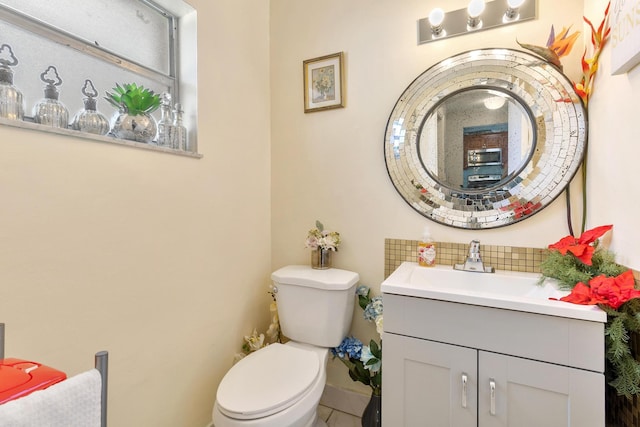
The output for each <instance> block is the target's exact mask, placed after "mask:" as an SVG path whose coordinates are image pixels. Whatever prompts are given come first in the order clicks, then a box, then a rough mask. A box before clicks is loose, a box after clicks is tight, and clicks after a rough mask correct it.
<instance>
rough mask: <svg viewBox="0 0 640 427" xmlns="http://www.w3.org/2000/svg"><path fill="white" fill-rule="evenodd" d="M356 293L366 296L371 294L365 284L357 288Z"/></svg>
mask: <svg viewBox="0 0 640 427" xmlns="http://www.w3.org/2000/svg"><path fill="white" fill-rule="evenodd" d="M356 295H358V296H363V297H366V296H367V295H369V287H368V286H365V285H360V286H358V288H357V289H356Z"/></svg>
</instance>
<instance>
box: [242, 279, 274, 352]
mask: <svg viewBox="0 0 640 427" xmlns="http://www.w3.org/2000/svg"><path fill="white" fill-rule="evenodd" d="M269 293H270V294H271V297H272V298H273V301H272V302H271V304H270V305H269V311H270V312H271V324H270V325H269V328H268V329H267V332H266V342H265V334H258V330H257V329H256V328H254V329H253V333H252V334H251V335H245V336H244V344H243V345H242V352H241V353H236V355H235V356H234V358H233V363H238V362H239V361H240V360H241V359H243V358H244V357H245V356H247V355H249V354H251V353H253V352H254V351H258V350H260V349H261V348H262V347H266V346H268V345H269V344H273V343H276V342H282V336H281V335H280V319H279V318H278V305H277V304H276V298H275V295H274V293H273V289H271V290H270V291H269Z"/></svg>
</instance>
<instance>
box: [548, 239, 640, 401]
mask: <svg viewBox="0 0 640 427" xmlns="http://www.w3.org/2000/svg"><path fill="white" fill-rule="evenodd" d="M594 246H596V251H595V252H594V254H593V257H592V258H591V261H592V265H590V266H589V265H586V264H584V263H582V262H581V261H580V260H579V259H578V258H576V257H575V256H573V255H571V254H570V253H567V254H566V255H562V254H561V253H560V252H558V251H549V252H548V253H547V257H546V258H545V259H544V260H543V261H542V263H541V264H540V270H541V272H542V274H543V278H542V279H541V281H544V279H545V278H547V277H549V278H553V279H556V280H557V281H558V284H559V287H560V289H564V290H571V289H573V288H574V286H575V285H576V284H577V283H579V282H582V283H585V284H587V283H589V280H590V279H591V278H593V277H596V276H599V275H602V274H603V275H605V276H607V277H615V276H618V275H620V274H622V273H624V272H625V271H627V270H628V269H627V268H626V267H623V266H621V265H620V264H617V263H616V262H615V255H614V254H613V253H612V252H610V251H608V250H605V249H597V241H596V242H595V243H594ZM636 288H637V284H636ZM598 306H599V307H600V308H601V309H602V310H604V311H605V312H606V313H607V323H606V325H605V328H604V335H605V349H606V353H605V357H606V359H607V366H606V368H605V374H606V376H607V382H608V383H609V385H611V386H612V387H614V388H615V389H616V391H617V393H618V394H619V395H622V396H625V397H627V398H628V399H631V398H632V397H633V396H635V395H639V394H640V362H638V361H637V360H636V359H635V354H634V352H633V350H632V349H631V347H630V344H631V343H630V340H631V333H634V332H635V333H639V332H640V299H638V298H635V299H631V300H629V301H627V302H625V303H624V304H622V305H621V306H620V307H619V308H618V309H617V310H616V309H614V308H612V307H609V306H607V305H605V304H598Z"/></svg>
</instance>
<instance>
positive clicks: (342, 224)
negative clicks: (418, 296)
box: [271, 0, 640, 388]
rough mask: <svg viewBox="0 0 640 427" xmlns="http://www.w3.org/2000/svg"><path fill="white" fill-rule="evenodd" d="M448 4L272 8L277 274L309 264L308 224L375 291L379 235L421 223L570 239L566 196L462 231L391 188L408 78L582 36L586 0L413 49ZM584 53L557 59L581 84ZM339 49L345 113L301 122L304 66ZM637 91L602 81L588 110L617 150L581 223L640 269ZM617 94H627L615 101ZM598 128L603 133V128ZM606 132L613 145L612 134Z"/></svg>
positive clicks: (387, 0) (491, 238)
mask: <svg viewBox="0 0 640 427" xmlns="http://www.w3.org/2000/svg"><path fill="white" fill-rule="evenodd" d="M444 3H445V2H442V1H435V0H426V1H425V0H409V1H403V2H401V3H398V2H397V1H395V0H376V1H365V0H350V1H343V0H327V1H325V2H323V3H322V4H321V6H320V5H318V4H317V3H311V2H308V1H300V0H272V1H271V39H272V40H271V88H272V93H273V96H272V98H271V105H272V267H273V268H276V267H279V266H281V265H284V264H290V263H305V262H308V260H307V259H308V256H309V255H308V251H307V250H305V249H304V247H303V240H304V237H305V235H306V231H307V230H308V229H309V228H310V227H312V226H313V224H314V221H315V219H320V220H321V221H323V222H324V224H325V226H327V227H328V228H331V229H334V230H337V231H340V232H341V234H342V237H343V241H344V243H343V245H342V246H341V248H340V251H339V252H338V253H337V256H336V257H335V261H336V264H337V266H338V267H341V268H345V269H350V270H354V271H357V272H359V273H360V275H361V281H362V283H364V284H367V285H369V286H371V287H372V288H373V289H374V292H375V293H379V286H380V283H381V281H382V280H383V245H384V238H385V237H393V238H402V239H418V238H419V237H420V236H421V234H422V229H423V227H424V226H425V225H430V227H431V231H432V235H433V238H434V240H436V241H450V242H468V241H470V240H471V239H473V238H479V239H480V240H481V242H482V243H484V244H496V245H512V246H527V247H540V248H541V247H546V245H548V244H549V243H552V242H555V241H556V240H558V239H559V238H561V237H563V236H565V235H566V234H568V228H567V225H566V220H565V215H566V212H565V200H564V196H561V197H559V198H558V199H557V200H556V201H554V203H553V204H552V205H550V206H549V207H547V208H546V209H544V210H543V211H541V212H540V213H538V214H536V215H535V216H533V217H532V218H530V219H528V220H526V221H523V222H520V223H517V224H515V225H511V226H509V227H504V228H499V229H495V230H484V231H465V230H458V229H453V228H448V227H444V226H440V225H439V224H436V223H433V222H431V221H429V220H427V219H425V218H424V217H422V216H420V215H419V214H417V213H416V212H414V211H413V209H411V208H410V207H409V206H408V205H407V204H406V203H405V202H404V200H403V199H402V198H401V197H400V196H399V195H398V194H397V193H396V191H395V189H394V188H393V185H392V183H391V181H390V179H389V177H388V175H387V172H386V168H385V163H384V157H383V138H384V133H385V126H386V122H387V119H388V116H389V113H390V112H391V110H392V108H393V106H394V104H395V102H396V101H397V99H398V97H399V96H400V94H401V93H402V92H403V90H404V89H405V88H406V87H407V86H408V85H409V84H410V83H411V82H412V81H413V79H415V78H416V77H417V76H418V75H419V74H420V73H422V72H423V71H424V70H426V69H427V68H428V67H430V66H431V65H433V64H435V63H436V62H438V61H440V60H442V59H444V58H446V57H448V56H450V55H452V54H455V53H459V52H462V51H466V50H471V49H476V48H485V47H510V48H518V46H517V44H516V38H517V39H518V40H520V41H521V42H526V43H532V44H539V45H543V44H544V43H545V42H546V40H547V37H548V34H549V30H550V28H551V25H552V24H553V25H554V26H555V28H556V30H560V29H561V28H562V27H563V26H569V25H572V26H573V28H574V29H578V30H581V29H582V15H583V13H585V11H584V5H583V1H582V0H571V1H562V2H559V1H555V0H538V19H537V20H535V21H529V22H526V23H522V24H518V25H514V26H507V27H502V28H499V29H493V30H488V31H485V32H481V33H478V34H477V36H463V37H456V38H452V39H448V40H445V41H440V42H437V43H431V44H426V45H421V46H418V45H417V43H416V38H417V35H416V21H417V20H418V19H419V18H423V17H426V16H427V14H428V13H429V11H430V10H431V9H432V8H433V7H436V6H438V5H440V6H442V5H443V4H444ZM467 3H468V1H466V0H456V1H448V2H446V8H447V10H453V9H456V8H462V7H465V6H466V5H467ZM585 3H591V2H585ZM599 3H603V5H602V7H594V10H593V11H591V10H587V13H589V15H590V17H592V19H593V20H594V21H597V22H598V23H599V21H600V19H601V16H602V13H603V11H604V2H599ZM589 9H591V7H589ZM582 50H583V47H582V45H580V44H577V45H576V46H575V48H574V51H573V52H572V54H571V56H570V57H569V58H567V59H565V60H564V63H565V71H566V72H567V73H568V74H569V75H570V76H571V77H572V78H573V79H576V78H577V77H578V73H579V70H580V65H579V64H580V56H581V54H582ZM338 51H344V52H345V57H346V64H345V74H346V85H345V86H346V99H347V106H346V108H344V109H336V110H330V111H324V112H316V113H310V114H304V112H303V94H302V86H303V84H302V71H301V69H302V61H303V60H305V59H309V58H314V57H318V56H322V55H326V54H330V53H334V52H338ZM635 73H636V74H637V73H638V71H636V72H635ZM623 79H624V78H623ZM602 80H605V79H604V78H603V79H602ZM599 83H600V82H599ZM613 84H614V83H613V82H611V83H610V85H613ZM637 84H638V83H637V76H636V79H635V81H630V82H626V80H625V83H624V84H621V85H620V87H616V94H615V95H613V94H612V95H609V94H606V93H603V92H605V90H604V86H606V85H607V84H606V83H605V84H602V87H600V88H599V89H597V90H600V92H599V93H598V95H601V96H602V99H597V100H596V99H594V101H593V108H594V110H595V111H598V112H600V111H603V110H604V111H605V112H604V114H603V116H602V117H600V116H599V115H598V116H596V117H592V121H591V129H590V130H591V132H592V138H591V141H590V144H591V146H592V147H593V153H596V152H597V150H602V151H606V150H608V147H610V146H611V144H613V143H615V144H616V145H617V146H620V147H622V148H621V149H620V151H619V152H618V151H616V152H615V153H611V152H609V153H608V154H607V157H606V160H605V159H604V158H602V159H599V160H593V161H592V166H591V173H592V175H591V176H592V177H593V176H595V177H597V181H596V179H594V178H592V181H591V183H592V184H591V187H590V192H591V199H590V200H591V201H590V208H591V209H592V211H591V213H590V217H589V224H588V225H591V226H594V225H600V224H603V223H609V222H614V223H615V224H616V228H615V231H614V234H613V236H614V237H613V240H614V243H615V244H616V246H617V247H618V248H620V249H621V250H620V252H621V253H620V258H621V260H624V261H625V262H628V263H629V264H630V265H631V266H634V267H636V268H637V267H638V266H640V262H638V254H637V250H635V248H634V247H633V246H631V245H630V244H629V243H630V242H631V241H634V240H635V241H636V242H637V241H639V237H640V236H638V231H636V230H637V226H636V225H635V216H636V215H635V214H634V213H633V212H632V211H631V209H628V208H627V209H625V208H623V206H624V205H623V204H622V203H621V202H620V201H619V200H621V198H623V197H624V200H626V201H627V203H635V204H637V201H635V200H634V197H635V199H636V200H637V198H638V195H639V190H638V186H637V185H634V184H632V183H631V182H629V180H630V179H631V174H630V172H629V171H630V170H631V168H632V167H634V163H632V162H633V161H634V160H633V159H637V158H638V157H639V156H638V148H637V147H638V145H637V144H635V139H637V138H634V136H633V135H632V132H633V130H632V129H633V128H632V127H631V126H630V125H628V124H627V123H629V124H630V123H633V122H634V119H633V117H635V116H637V114H635V113H634V112H635V111H636V110H637V108H635V102H634V100H633V99H634V95H636V96H635V98H637V95H638V87H637ZM616 86H617V84H616ZM625 90H628V92H627V93H624V95H623V92H624V91H625ZM621 95H622V99H623V102H622V104H618V103H617V102H616V101H614V100H615V99H617V98H616V97H618V96H621ZM596 108H597V109H596ZM636 119H637V117H636ZM604 122H608V123H606V124H605V123H604ZM594 127H595V129H594ZM605 128H606V129H608V132H604V129H605ZM601 129H602V130H601ZM609 132H611V133H613V134H616V135H619V137H616V138H611V135H610V134H609V135H607V133H609ZM616 162H618V163H616ZM619 165H626V167H622V168H621V167H619ZM576 181H579V180H576ZM618 188H619V189H618ZM572 190H573V191H572V193H573V195H574V199H575V201H574V206H573V210H574V213H575V214H576V218H575V220H574V227H576V228H577V229H578V231H579V221H578V214H579V212H580V203H579V200H578V196H579V195H580V186H579V185H578V182H574V184H573V185H572ZM603 200H607V204H603V202H602V201H603ZM611 206H620V207H621V208H620V209H611ZM627 235H628V236H629V237H628V239H625V236H627ZM353 330H354V333H355V334H356V335H357V336H358V337H360V338H361V339H367V340H368V336H370V335H373V334H374V333H375V332H374V328H373V326H372V325H370V324H366V323H365V322H364V321H362V320H361V318H360V312H359V311H358V312H357V313H356V323H355V325H354V328H353ZM330 368H331V369H330V371H329V382H332V383H334V384H338V385H341V386H344V387H348V388H353V387H356V386H357V385H356V384H355V383H353V382H351V381H350V379H349V378H348V376H347V374H346V370H345V369H344V368H343V367H342V366H340V365H339V364H338V363H334V364H333V365H332V366H331V367H330Z"/></svg>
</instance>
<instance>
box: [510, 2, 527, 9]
mask: <svg viewBox="0 0 640 427" xmlns="http://www.w3.org/2000/svg"><path fill="white" fill-rule="evenodd" d="M524 2H525V0H507V5H509V7H510V8H512V9H517V8H519V7H520V6H522V5H523V4H524Z"/></svg>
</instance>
